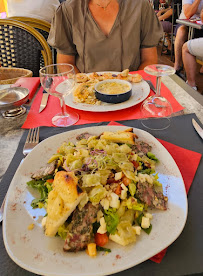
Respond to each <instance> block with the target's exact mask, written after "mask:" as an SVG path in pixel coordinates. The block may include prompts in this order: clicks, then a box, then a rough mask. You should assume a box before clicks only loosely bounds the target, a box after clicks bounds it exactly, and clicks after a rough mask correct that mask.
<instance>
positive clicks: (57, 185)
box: [45, 171, 85, 237]
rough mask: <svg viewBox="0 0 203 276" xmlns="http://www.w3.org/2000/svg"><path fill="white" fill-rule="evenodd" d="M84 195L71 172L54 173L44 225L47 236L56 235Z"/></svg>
mask: <svg viewBox="0 0 203 276" xmlns="http://www.w3.org/2000/svg"><path fill="white" fill-rule="evenodd" d="M84 195H85V192H83V191H82V190H81V188H80V187H79V186H78V179H77V177H76V176H75V175H74V173H73V172H65V171H59V172H57V173H56V175H55V178H54V182H53V190H52V191H51V192H50V193H49V195H48V203H47V219H46V225H45V234H46V235H47V236H49V237H53V236H55V235H56V233H57V231H58V228H59V226H61V225H62V224H64V222H65V221H66V220H67V218H68V217H69V216H70V214H71V213H72V212H73V211H74V210H75V208H76V207H77V205H78V204H79V202H80V201H81V199H82V198H83V196H84Z"/></svg>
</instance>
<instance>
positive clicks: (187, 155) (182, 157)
mask: <svg viewBox="0 0 203 276" xmlns="http://www.w3.org/2000/svg"><path fill="white" fill-rule="evenodd" d="M108 125H120V126H122V125H121V124H119V123H117V122H110V123H109V124H108ZM157 140H158V141H159V142H160V143H161V144H162V145H163V146H164V147H165V148H166V149H167V151H168V152H169V153H170V154H171V156H172V157H173V159H174V160H175V162H176V164H177V166H178V168H179V170H180V172H181V174H182V177H183V181H184V184H185V190H186V192H187V193H188V191H189V189H190V186H191V185H192V182H193V179H194V177H195V173H196V171H197V168H198V166H199V162H200V160H201V156H202V155H201V154H200V153H198V152H195V151H191V150H188V149H184V148H181V147H179V146H176V145H174V144H171V143H169V142H166V141H164V140H161V139H157ZM166 251H167V248H165V249H164V250H162V251H161V252H159V253H158V254H156V255H155V256H153V257H152V258H150V260H151V261H153V262H156V263H160V262H161V261H162V259H163V257H164V256H165V254H166Z"/></svg>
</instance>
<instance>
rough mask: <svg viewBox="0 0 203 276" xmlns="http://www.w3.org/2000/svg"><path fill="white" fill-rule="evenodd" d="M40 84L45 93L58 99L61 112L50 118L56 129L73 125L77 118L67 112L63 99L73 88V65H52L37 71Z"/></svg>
mask: <svg viewBox="0 0 203 276" xmlns="http://www.w3.org/2000/svg"><path fill="white" fill-rule="evenodd" d="M39 74H40V82H41V85H42V87H43V88H44V90H45V91H47V92H48V93H49V94H51V95H53V96H55V97H57V98H59V99H60V104H61V108H62V112H61V113H58V114H56V115H55V116H54V117H53V118H52V123H53V124H54V125H55V126H58V127H67V126H71V125H73V124H75V123H76V122H77V121H78V119H79V116H78V114H77V113H75V112H67V111H66V104H65V100H64V97H65V96H67V95H69V94H70V93H71V92H72V91H73V88H74V86H75V70H74V67H73V65H71V64H66V63H58V64H52V65H48V66H45V67H43V68H42V69H40V71H39Z"/></svg>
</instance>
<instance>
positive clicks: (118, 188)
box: [114, 185, 122, 195]
mask: <svg viewBox="0 0 203 276" xmlns="http://www.w3.org/2000/svg"><path fill="white" fill-rule="evenodd" d="M121 190H122V189H121V185H118V186H117V187H116V190H115V192H114V193H115V194H117V195H120V194H121Z"/></svg>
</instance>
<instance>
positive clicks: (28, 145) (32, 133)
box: [23, 127, 39, 156]
mask: <svg viewBox="0 0 203 276" xmlns="http://www.w3.org/2000/svg"><path fill="white" fill-rule="evenodd" d="M37 144H39V127H37V128H30V129H29V132H28V135H27V139H26V141H25V145H24V148H23V154H24V155H25V156H26V155H28V153H30V152H31V151H32V150H33V148H34V147H35V146H36V145H37Z"/></svg>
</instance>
